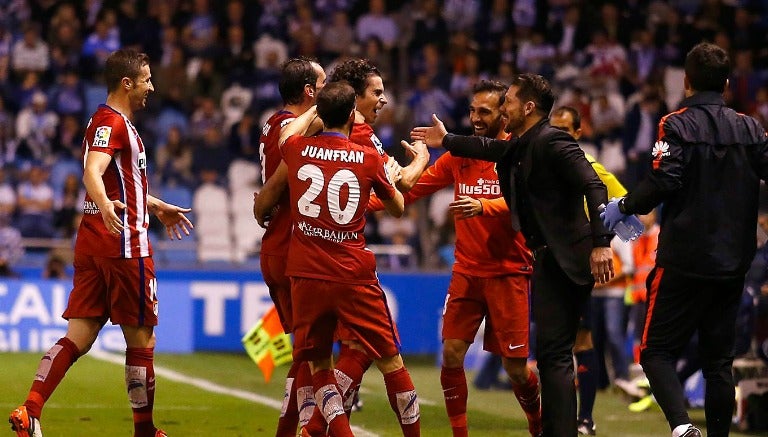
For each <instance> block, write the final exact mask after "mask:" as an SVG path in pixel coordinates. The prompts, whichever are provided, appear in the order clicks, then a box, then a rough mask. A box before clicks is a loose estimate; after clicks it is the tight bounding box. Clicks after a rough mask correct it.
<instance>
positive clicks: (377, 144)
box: [371, 134, 384, 156]
mask: <svg viewBox="0 0 768 437" xmlns="http://www.w3.org/2000/svg"><path fill="white" fill-rule="evenodd" d="M371 143H373V145H374V147H376V150H377V151H378V152H379V155H381V156H384V144H382V142H381V140H380V139H379V137H377V136H376V134H371Z"/></svg>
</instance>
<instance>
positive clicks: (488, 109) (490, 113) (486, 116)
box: [469, 91, 503, 138]
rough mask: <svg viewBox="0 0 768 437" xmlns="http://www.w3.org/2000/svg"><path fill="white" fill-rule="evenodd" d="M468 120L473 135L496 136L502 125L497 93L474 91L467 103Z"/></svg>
mask: <svg viewBox="0 0 768 437" xmlns="http://www.w3.org/2000/svg"><path fill="white" fill-rule="evenodd" d="M469 121H470V123H472V131H473V134H474V135H475V136H478V137H488V138H496V137H497V136H498V135H499V132H500V131H501V128H502V125H503V121H502V116H501V110H500V105H499V95H498V94H496V93H494V92H491V91H481V92H479V93H475V94H474V95H473V96H472V102H471V103H470V104H469Z"/></svg>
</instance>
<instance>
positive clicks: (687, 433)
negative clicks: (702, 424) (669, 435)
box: [680, 425, 701, 437]
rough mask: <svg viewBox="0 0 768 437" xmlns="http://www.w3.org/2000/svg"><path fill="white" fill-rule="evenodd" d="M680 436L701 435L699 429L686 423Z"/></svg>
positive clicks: (692, 436) (695, 436) (696, 436)
mask: <svg viewBox="0 0 768 437" xmlns="http://www.w3.org/2000/svg"><path fill="white" fill-rule="evenodd" d="M680 437H701V431H699V429H698V428H696V427H695V426H693V425H688V429H686V430H685V432H684V433H683V435H681V436H680Z"/></svg>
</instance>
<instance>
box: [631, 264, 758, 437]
mask: <svg viewBox="0 0 768 437" xmlns="http://www.w3.org/2000/svg"><path fill="white" fill-rule="evenodd" d="M743 288H744V278H743V277H741V278H737V279H730V278H729V279H712V278H708V279H701V278H692V277H690V276H687V275H684V274H681V273H679V272H676V271H670V270H667V269H663V268H660V267H656V268H655V269H653V270H652V271H651V273H650V274H649V275H648V280H647V289H648V311H647V314H646V319H645V320H646V326H645V330H644V332H643V338H642V343H641V345H640V364H642V366H643V370H644V371H645V374H646V376H647V377H648V380H649V381H650V383H651V390H653V394H654V396H656V400H657V401H658V403H659V406H661V409H662V411H664V415H665V416H666V418H667V421H668V422H669V426H670V429H674V428H675V427H677V426H679V425H682V424H685V423H690V422H691V420H690V418H689V417H688V413H687V411H686V409H685V394H684V391H683V387H682V385H681V383H680V381H679V380H678V377H677V374H676V371H675V369H676V366H677V360H678V358H679V357H680V353H681V352H682V351H683V350H684V348H685V346H686V345H687V344H688V342H689V341H690V340H691V337H692V336H693V334H694V332H698V335H699V346H698V352H699V358H700V361H701V366H702V369H701V370H702V373H703V374H704V379H705V381H706V386H705V387H706V388H705V394H704V413H705V415H706V418H707V436H708V437H721V436H727V435H728V432H729V429H730V425H731V416H732V414H733V406H734V383H733V374H732V364H733V347H734V342H735V338H736V312H737V310H738V307H739V301H740V298H741V293H742V289H743Z"/></svg>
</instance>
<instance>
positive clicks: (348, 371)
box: [333, 344, 373, 417]
mask: <svg viewBox="0 0 768 437" xmlns="http://www.w3.org/2000/svg"><path fill="white" fill-rule="evenodd" d="M372 363H373V360H372V359H370V358H368V354H366V353H365V352H363V351H361V350H357V349H352V348H350V347H348V346H346V345H344V344H342V345H341V351H340V352H339V359H338V361H337V362H336V364H335V365H334V366H333V367H334V371H335V374H336V381H337V382H338V384H339V388H341V391H342V393H341V394H342V396H343V397H344V411H345V412H346V413H347V417H349V415H350V414H351V413H352V403H353V402H354V401H355V393H357V392H358V391H359V390H360V384H361V383H362V381H363V375H364V374H365V371H366V370H368V368H369V367H371V364H372Z"/></svg>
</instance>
